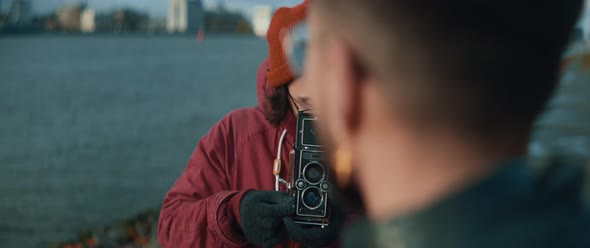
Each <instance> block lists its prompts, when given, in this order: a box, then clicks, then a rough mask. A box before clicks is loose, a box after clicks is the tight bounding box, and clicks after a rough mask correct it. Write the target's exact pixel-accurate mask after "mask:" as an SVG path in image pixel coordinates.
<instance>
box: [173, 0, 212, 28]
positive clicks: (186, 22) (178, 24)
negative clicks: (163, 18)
mask: <svg viewBox="0 0 590 248" xmlns="http://www.w3.org/2000/svg"><path fill="white" fill-rule="evenodd" d="M204 20H205V10H204V7H203V2H202V1H201V0H170V6H169V8H168V25H167V26H168V27H167V29H168V32H170V33H197V32H198V31H199V29H200V28H201V27H202V26H203V23H204Z"/></svg>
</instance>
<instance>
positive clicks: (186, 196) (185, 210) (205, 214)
mask: <svg viewBox="0 0 590 248" xmlns="http://www.w3.org/2000/svg"><path fill="white" fill-rule="evenodd" d="M226 122H227V120H226ZM226 122H224V120H222V121H220V122H219V123H217V124H216V125H215V126H214V127H213V129H212V130H211V131H209V133H208V134H207V135H205V136H204V137H203V138H202V139H201V140H200V141H199V144H198V145H197V148H196V149H195V151H194V152H193V154H192V156H191V158H190V161H189V163H188V165H187V166H186V168H185V170H184V172H183V173H182V175H181V176H180V178H179V179H178V180H177V181H176V183H175V184H174V186H173V187H172V189H171V190H170V191H169V192H168V194H166V197H165V199H164V203H163V206H162V210H161V212H160V219H159V223H158V241H159V243H160V245H162V247H174V248H183V247H241V246H243V245H244V244H245V243H246V242H247V240H246V239H245V236H244V235H243V233H242V231H241V227H240V226H241V225H240V223H239V220H240V216H239V203H240V200H241V198H242V197H243V195H244V194H245V193H246V191H243V192H240V191H232V190H229V189H230V180H229V179H230V178H229V175H228V173H227V167H228V163H230V162H231V161H232V160H233V151H234V149H233V145H234V141H233V140H232V139H231V135H230V131H228V127H227V126H228V125H227V123H226Z"/></svg>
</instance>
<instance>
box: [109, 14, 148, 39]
mask: <svg viewBox="0 0 590 248" xmlns="http://www.w3.org/2000/svg"><path fill="white" fill-rule="evenodd" d="M113 22H114V25H115V29H114V31H115V32H116V33H121V32H123V33H128V32H145V31H147V26H148V22H149V18H148V16H147V15H145V14H143V13H140V12H137V11H134V10H131V9H120V10H117V11H115V12H114V13H113Z"/></svg>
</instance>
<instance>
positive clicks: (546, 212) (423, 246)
mask: <svg viewBox="0 0 590 248" xmlns="http://www.w3.org/2000/svg"><path fill="white" fill-rule="evenodd" d="M500 168H501V169H499V170H498V171H497V172H496V173H495V174H494V175H492V176H490V177H489V178H487V179H485V180H484V181H482V182H480V183H478V184H477V185H474V186H472V187H471V188H469V189H467V190H466V191H463V192H461V193H458V194H456V195H454V196H452V197H449V198H447V199H446V200H444V201H443V202H440V203H439V204H437V205H435V206H433V207H432V208H430V209H427V210H425V211H422V212H418V213H414V214H412V215H408V216H404V217H401V218H397V219H393V220H389V221H386V222H384V223H385V224H370V223H368V222H361V223H357V224H356V225H353V226H352V227H351V228H350V229H349V230H348V231H347V232H346V234H345V235H343V237H345V238H344V242H343V243H344V245H345V247H395V248H431V247H432V248H451V247H456V248H462V247H469V248H472V247H473V248H487V247H490V248H491V247H499V248H512V247H527V248H529V247H530V248H533V247H534V248H543V247H551V248H554V247H576V248H577V247H580V248H590V215H589V213H588V208H587V207H586V206H585V204H584V201H583V197H582V195H583V194H582V192H583V190H582V189H583V182H584V180H583V179H584V171H583V169H582V167H581V166H573V165H565V164H556V165H553V166H550V167H549V168H548V169H546V170H544V172H542V173H538V174H536V172H535V171H534V170H533V169H531V167H530V166H528V165H527V163H526V161H525V160H514V161H511V162H509V163H507V164H506V165H505V166H502V167H500ZM408 190H410V189H408Z"/></svg>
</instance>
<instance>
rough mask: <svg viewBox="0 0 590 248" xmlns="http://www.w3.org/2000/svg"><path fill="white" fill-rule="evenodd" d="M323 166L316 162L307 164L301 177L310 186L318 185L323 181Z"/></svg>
mask: <svg viewBox="0 0 590 248" xmlns="http://www.w3.org/2000/svg"><path fill="white" fill-rule="evenodd" d="M325 174H326V173H325V171H324V166H322V165H321V164H319V163H317V162H312V163H309V164H307V165H306V166H305V168H304V169H303V176H304V177H305V180H307V181H308V182H309V183H310V184H318V183H320V182H321V181H322V180H324V176H325Z"/></svg>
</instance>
